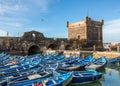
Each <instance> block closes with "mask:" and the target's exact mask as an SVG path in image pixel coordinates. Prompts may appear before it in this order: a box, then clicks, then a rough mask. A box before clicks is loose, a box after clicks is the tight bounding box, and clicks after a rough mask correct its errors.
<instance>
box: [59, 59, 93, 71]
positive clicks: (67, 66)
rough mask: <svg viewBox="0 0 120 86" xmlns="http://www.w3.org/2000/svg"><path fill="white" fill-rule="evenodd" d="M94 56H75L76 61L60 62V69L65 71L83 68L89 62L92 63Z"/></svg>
mask: <svg viewBox="0 0 120 86" xmlns="http://www.w3.org/2000/svg"><path fill="white" fill-rule="evenodd" d="M92 59H93V58H92V57H86V58H82V59H77V60H76V58H75V61H72V62H71V61H70V62H64V61H63V62H62V63H60V64H59V66H58V69H59V70H64V71H75V70H80V69H83V68H84V67H85V66H86V65H87V64H89V63H91V61H92ZM72 60H73V59H72Z"/></svg>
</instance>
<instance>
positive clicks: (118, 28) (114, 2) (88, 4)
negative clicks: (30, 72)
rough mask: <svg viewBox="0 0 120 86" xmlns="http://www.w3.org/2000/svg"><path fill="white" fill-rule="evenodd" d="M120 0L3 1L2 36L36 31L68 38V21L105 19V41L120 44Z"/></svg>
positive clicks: (0, 9) (0, 15)
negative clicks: (86, 18) (86, 17)
mask: <svg viewBox="0 0 120 86" xmlns="http://www.w3.org/2000/svg"><path fill="white" fill-rule="evenodd" d="M119 4H120V0H0V36H6V35H7V33H9V36H22V35H23V33H24V32H27V31H31V30H36V31H39V32H42V33H43V34H44V36H45V37H56V38H67V32H68V31H67V27H66V22H67V21H69V22H70V23H72V22H78V21H81V20H83V19H84V17H85V16H89V17H90V18H92V19H93V20H97V21H100V20H102V19H104V25H103V41H104V42H120V5H119Z"/></svg>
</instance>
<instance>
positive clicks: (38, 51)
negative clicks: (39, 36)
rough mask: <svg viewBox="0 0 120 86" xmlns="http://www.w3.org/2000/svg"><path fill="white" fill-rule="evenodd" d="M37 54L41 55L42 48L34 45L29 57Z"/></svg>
mask: <svg viewBox="0 0 120 86" xmlns="http://www.w3.org/2000/svg"><path fill="white" fill-rule="evenodd" d="M37 53H40V48H39V46H37V45H32V46H31V47H30V48H29V50H28V55H33V54H37Z"/></svg>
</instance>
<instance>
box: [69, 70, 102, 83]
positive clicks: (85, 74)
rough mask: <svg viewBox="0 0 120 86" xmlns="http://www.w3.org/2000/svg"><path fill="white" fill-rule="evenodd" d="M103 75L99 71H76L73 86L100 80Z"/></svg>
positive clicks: (72, 81)
mask: <svg viewBox="0 0 120 86" xmlns="http://www.w3.org/2000/svg"><path fill="white" fill-rule="evenodd" d="M101 77H102V73H100V72H97V71H74V72H73V78H72V80H71V84H84V83H89V82H93V81H96V80H99V79H100V78H101Z"/></svg>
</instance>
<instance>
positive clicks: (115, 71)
mask: <svg viewBox="0 0 120 86" xmlns="http://www.w3.org/2000/svg"><path fill="white" fill-rule="evenodd" d="M100 72H102V74H103V77H102V78H101V79H100V80H99V81H95V82H91V83H87V84H78V85H73V86H120V64H107V65H106V67H105V68H104V69H103V70H101V71H100Z"/></svg>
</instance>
